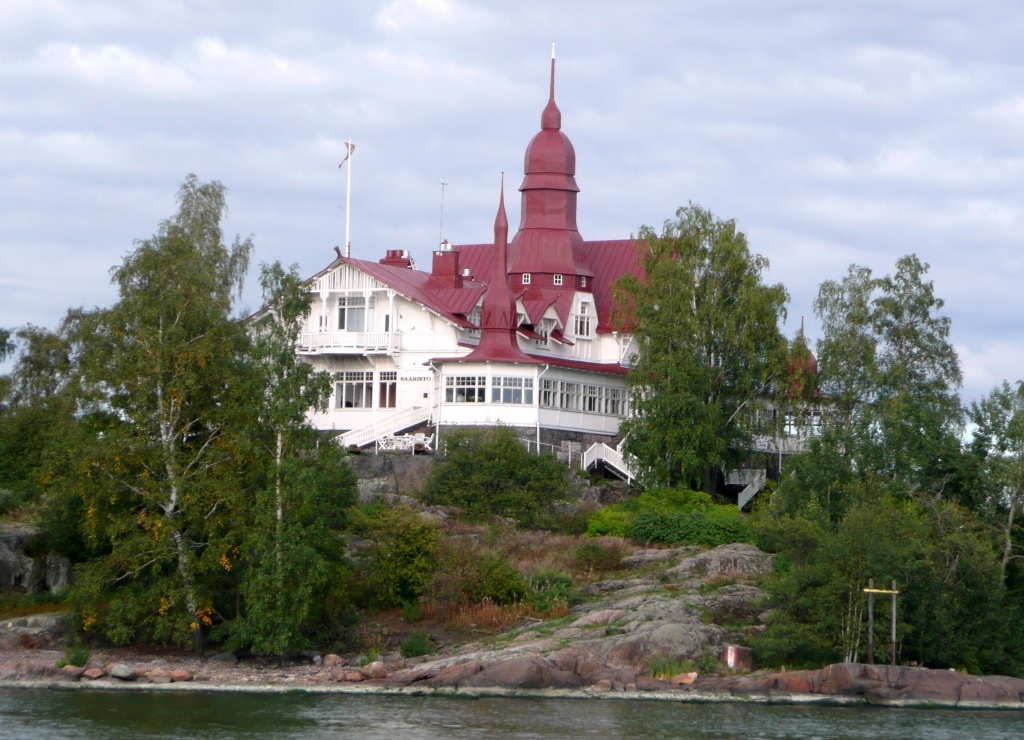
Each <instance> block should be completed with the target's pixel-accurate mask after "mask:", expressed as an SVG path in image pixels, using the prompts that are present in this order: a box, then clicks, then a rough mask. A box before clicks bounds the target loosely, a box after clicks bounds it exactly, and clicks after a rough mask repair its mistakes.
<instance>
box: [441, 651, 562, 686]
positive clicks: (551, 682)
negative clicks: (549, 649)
mask: <svg viewBox="0 0 1024 740" xmlns="http://www.w3.org/2000/svg"><path fill="white" fill-rule="evenodd" d="M461 685H463V686H471V687H476V688H490V687H500V688H506V689H578V688H580V686H581V683H580V679H579V677H578V676H576V675H575V674H572V673H569V672H568V671H562V670H559V669H558V668H555V667H554V666H553V665H551V664H550V663H549V662H548V661H546V660H544V658H541V657H540V656H536V655H534V656H530V657H525V658H513V659H512V660H506V661H502V662H500V663H494V664H492V665H489V666H486V667H485V668H484V669H483V670H482V671H480V672H479V673H476V674H475V675H472V676H469V677H467V678H466V679H465V680H464V681H462V684H461Z"/></svg>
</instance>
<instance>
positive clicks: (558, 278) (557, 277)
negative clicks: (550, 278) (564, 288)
mask: <svg viewBox="0 0 1024 740" xmlns="http://www.w3.org/2000/svg"><path fill="white" fill-rule="evenodd" d="M561 284H562V276H561V275H559V274H556V275H555V285H561Z"/></svg>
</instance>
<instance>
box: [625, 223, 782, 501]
mask: <svg viewBox="0 0 1024 740" xmlns="http://www.w3.org/2000/svg"><path fill="white" fill-rule="evenodd" d="M637 244H638V249H639V259H640V262H641V264H642V266H643V269H644V277H643V278H642V279H641V278H638V277H635V276H632V275H626V276H623V277H622V278H620V279H619V281H617V283H616V285H615V295H616V302H617V304H618V306H619V315H618V321H619V322H620V324H621V325H622V326H623V327H624V328H631V329H632V331H633V334H634V336H635V337H636V340H637V343H638V346H639V353H638V354H637V356H636V357H635V359H634V362H633V365H632V367H631V369H630V375H629V380H628V382H629V385H630V388H631V390H632V394H631V404H632V411H633V414H632V416H630V418H628V419H627V420H626V421H625V422H624V423H623V431H624V433H625V434H626V451H627V452H628V453H630V454H631V455H633V456H634V457H635V458H636V460H637V462H638V463H639V466H640V469H641V482H642V483H643V484H644V485H645V486H652V485H658V486H669V487H676V486H682V487H692V488H698V489H702V490H708V491H710V490H713V488H714V486H715V476H716V474H717V471H718V470H719V469H720V468H721V466H722V464H723V463H724V462H725V461H726V460H727V458H728V457H729V455H730V454H733V453H735V452H737V451H739V450H742V449H745V448H747V447H749V440H750V436H751V425H750V424H749V423H748V419H750V418H752V417H753V412H754V410H755V409H756V407H757V405H758V403H759V399H762V398H764V397H765V396H766V395H767V394H768V392H769V391H770V390H771V389H772V386H773V384H774V383H776V382H777V381H778V380H779V378H780V375H781V373H782V372H783V369H784V366H785V361H786V342H785V340H784V339H783V337H782V336H781V335H780V333H779V328H778V322H779V319H780V318H782V317H784V316H785V303H786V300H787V298H788V296H787V293H786V290H785V288H783V286H782V285H766V284H764V282H763V281H762V275H763V273H764V271H765V270H766V269H767V268H768V260H767V259H765V258H764V257H762V256H760V255H757V254H752V253H751V251H750V249H749V247H748V245H747V238H746V236H745V235H744V234H743V233H742V232H740V231H738V230H737V228H736V223H735V221H722V220H720V219H718V218H716V217H715V216H714V215H712V214H711V213H710V212H709V211H706V210H704V209H703V208H701V207H700V206H697V205H693V204H691V205H689V206H687V207H685V208H680V209H679V210H678V211H677V212H676V220H674V221H666V222H665V225H664V228H663V230H662V233H661V234H660V235H658V234H657V233H655V231H654V230H653V229H652V228H650V227H647V226H644V227H642V228H641V229H640V232H639V234H638V237H637Z"/></svg>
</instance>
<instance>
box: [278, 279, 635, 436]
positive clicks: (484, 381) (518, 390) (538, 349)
mask: <svg viewBox="0 0 1024 740" xmlns="http://www.w3.org/2000/svg"><path fill="white" fill-rule="evenodd" d="M405 269H409V270H412V268H411V267H409V268H405ZM311 288H312V294H313V302H312V309H311V311H310V314H309V316H308V318H307V319H306V323H305V326H304V327H303V330H302V332H301V335H300V339H299V346H298V352H299V354H300V355H302V356H303V357H305V358H306V359H307V360H308V361H309V362H310V363H311V364H312V365H313V366H314V367H315V368H316V369H317V370H323V371H326V372H328V373H330V374H331V376H332V378H333V379H334V391H333V394H332V397H331V403H330V407H329V408H328V409H327V410H326V411H323V412H311V415H310V419H311V422H312V423H313V425H314V426H315V427H316V428H318V429H320V430H323V431H339V432H349V433H351V432H362V434H361V435H356V436H358V437H359V438H358V439H357V440H356V441H353V442H351V443H353V444H360V445H362V444H370V443H372V442H373V441H374V440H376V439H379V438H380V437H381V436H382V435H384V434H389V433H391V434H393V433H394V432H395V431H400V430H401V429H403V428H408V427H411V426H415V425H417V424H422V423H424V422H426V423H429V424H432V425H434V426H439V425H440V426H448V425H491V424H504V425H509V426H516V427H530V428H541V429H552V430H564V431H571V432H580V433H586V434H597V435H605V436H614V435H616V434H617V433H618V430H619V422H620V420H621V419H622V418H623V417H624V416H625V414H626V412H627V410H628V399H627V391H626V384H625V375H624V374H623V373H622V365H621V362H620V360H621V357H622V355H623V347H624V346H625V345H627V344H628V341H629V338H628V336H627V337H625V338H623V337H620V336H619V335H611V334H598V333H597V332H596V330H595V328H596V325H597V315H596V312H595V310H594V306H593V297H592V295H591V294H588V293H580V294H578V295H577V296H576V297H575V298H574V299H573V310H572V319H571V323H570V325H569V326H562V324H561V322H560V321H559V320H558V316H557V314H556V313H555V311H554V310H549V311H548V312H546V313H545V317H544V319H543V323H542V326H541V331H540V332H536V331H526V330H524V332H522V333H521V334H520V335H519V337H518V341H519V346H520V348H521V349H522V350H523V351H524V352H526V353H528V354H529V355H530V356H531V358H532V359H533V360H534V362H532V363H495V362H479V363H478V362H473V363H462V362H453V361H452V359H453V358H458V357H460V356H465V355H468V354H469V353H470V352H471V350H472V348H473V346H474V345H475V344H477V342H478V341H479V335H480V332H479V330H477V329H476V328H475V326H473V325H472V324H470V323H468V322H469V321H471V320H472V319H474V318H476V316H475V315H474V312H473V311H472V310H471V311H470V312H469V314H468V315H467V318H466V321H465V322H463V324H464V325H463V326H459V325H457V323H456V321H454V320H453V319H452V318H448V317H445V316H442V315H441V314H440V313H439V312H437V311H434V310H431V309H430V308H428V307H427V306H425V305H424V304H423V303H421V302H419V301H417V300H415V299H413V298H411V297H409V296H406V295H403V294H402V293H399V292H398V291H397V290H396V289H395V288H393V287H390V286H388V285H386V284H385V283H383V282H381V281H380V280H378V279H377V278H375V277H374V276H372V275H369V274H367V273H366V272H364V271H363V270H361V269H359V263H358V262H356V261H354V260H349V261H345V260H338V261H336V262H335V264H333V265H332V266H331V267H330V268H328V270H326V271H325V272H323V273H322V274H321V275H319V276H317V277H316V278H314V279H313V281H312V284H311ZM520 310H522V306H521V305H520ZM476 313H477V314H478V313H479V312H478V311H477V312H476ZM523 315H524V316H525V311H523ZM555 330H558V331H559V332H560V333H561V337H562V340H561V341H556V339H554V338H552V336H551V335H552V333H555ZM436 358H446V361H445V362H444V363H443V364H442V365H441V366H439V365H438V363H436V362H435V359H436ZM548 358H550V363H549V362H547V361H546V360H547V359H548ZM575 360H584V361H586V362H587V363H590V365H591V368H590V369H582V368H578V367H567V366H564V365H563V364H561V363H564V364H571V363H572V362H573V361H575ZM596 363H602V364H604V365H606V366H607V367H608V370H607V372H600V370H598V371H595V370H594V369H592V366H593V365H594V364H596ZM396 420H397V422H398V423H399V426H398V427H396V428H393V427H394V423H393V422H395V421H396ZM373 430H377V431H373ZM348 439H355V437H353V436H350V435H344V437H343V441H344V442H345V443H346V444H347V443H349V441H348Z"/></svg>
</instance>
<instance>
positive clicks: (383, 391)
mask: <svg viewBox="0 0 1024 740" xmlns="http://www.w3.org/2000/svg"><path fill="white" fill-rule="evenodd" d="M377 393H378V400H377V407H378V408H382V409H393V408H395V404H396V402H397V398H398V372H397V371H396V370H382V371H381V372H380V375H379V381H378V383H377Z"/></svg>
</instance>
